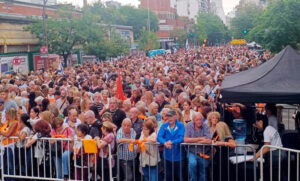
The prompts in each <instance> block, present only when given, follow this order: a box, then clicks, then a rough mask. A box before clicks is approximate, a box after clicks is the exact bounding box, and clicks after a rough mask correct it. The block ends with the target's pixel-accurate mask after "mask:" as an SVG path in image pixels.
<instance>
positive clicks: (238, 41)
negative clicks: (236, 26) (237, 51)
mask: <svg viewBox="0 0 300 181" xmlns="http://www.w3.org/2000/svg"><path fill="white" fill-rule="evenodd" d="M246 43H247V41H246V40H244V39H240V40H232V41H231V42H230V44H231V45H244V44H246Z"/></svg>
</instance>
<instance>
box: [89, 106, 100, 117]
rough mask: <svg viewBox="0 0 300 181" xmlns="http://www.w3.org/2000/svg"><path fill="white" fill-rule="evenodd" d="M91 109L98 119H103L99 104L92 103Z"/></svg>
mask: <svg viewBox="0 0 300 181" xmlns="http://www.w3.org/2000/svg"><path fill="white" fill-rule="evenodd" d="M90 110H91V111H93V112H94V114H95V118H96V119H98V120H101V118H100V115H99V111H98V108H97V106H95V105H92V106H91V107H90Z"/></svg>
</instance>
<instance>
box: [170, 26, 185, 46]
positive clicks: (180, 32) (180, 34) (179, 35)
mask: <svg viewBox="0 0 300 181" xmlns="http://www.w3.org/2000/svg"><path fill="white" fill-rule="evenodd" d="M171 37H172V38H174V39H175V41H176V42H177V43H178V45H179V47H183V46H184V45H185V41H186V39H187V37H188V33H187V32H186V30H184V29H178V28H176V29H174V30H173V31H172V32H171Z"/></svg>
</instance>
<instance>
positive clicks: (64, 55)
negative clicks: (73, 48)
mask: <svg viewBox="0 0 300 181" xmlns="http://www.w3.org/2000/svg"><path fill="white" fill-rule="evenodd" d="M68 56H69V54H63V57H64V67H67V66H68Z"/></svg>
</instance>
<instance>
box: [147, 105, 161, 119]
mask: <svg viewBox="0 0 300 181" xmlns="http://www.w3.org/2000/svg"><path fill="white" fill-rule="evenodd" d="M147 116H154V117H155V118H156V120H157V122H161V114H160V113H159V112H158V104H157V103H156V102H152V103H151V104H150V105H149V109H148V113H147Z"/></svg>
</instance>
